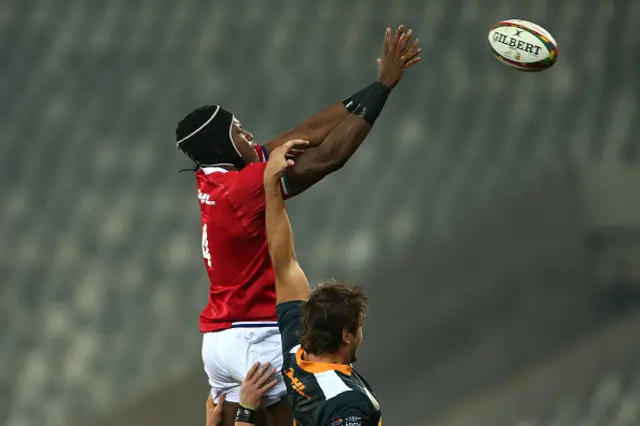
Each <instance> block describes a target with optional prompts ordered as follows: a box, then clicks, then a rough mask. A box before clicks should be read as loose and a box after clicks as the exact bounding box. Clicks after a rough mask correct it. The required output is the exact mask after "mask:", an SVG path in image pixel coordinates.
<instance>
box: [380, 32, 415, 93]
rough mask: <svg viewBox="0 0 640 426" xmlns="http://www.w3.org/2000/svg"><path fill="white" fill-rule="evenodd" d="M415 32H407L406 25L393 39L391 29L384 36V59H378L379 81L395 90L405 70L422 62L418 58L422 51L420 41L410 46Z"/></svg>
mask: <svg viewBox="0 0 640 426" xmlns="http://www.w3.org/2000/svg"><path fill="white" fill-rule="evenodd" d="M412 36H413V30H408V31H406V32H405V30H404V25H400V26H399V27H398V29H397V30H396V32H395V34H394V35H393V38H392V37H391V28H387V32H386V33H385V35H384V46H383V48H382V57H381V58H378V81H380V82H382V83H384V84H386V85H387V86H388V87H389V88H390V89H393V88H394V87H395V85H396V84H398V82H399V81H400V79H402V75H403V74H404V72H405V70H407V69H409V68H411V67H412V66H413V65H415V64H416V63H418V62H419V61H420V57H419V56H418V55H419V54H420V52H422V49H420V48H419V47H418V43H419V41H418V39H416V40H415V41H414V42H413V43H411V44H409V42H410V41H411V37H412Z"/></svg>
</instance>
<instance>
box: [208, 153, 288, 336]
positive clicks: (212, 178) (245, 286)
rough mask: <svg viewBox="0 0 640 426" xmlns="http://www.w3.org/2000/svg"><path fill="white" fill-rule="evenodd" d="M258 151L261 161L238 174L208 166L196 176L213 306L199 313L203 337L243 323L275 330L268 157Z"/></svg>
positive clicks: (210, 299) (210, 304)
mask: <svg viewBox="0 0 640 426" xmlns="http://www.w3.org/2000/svg"><path fill="white" fill-rule="evenodd" d="M256 150H257V151H258V155H259V156H260V159H261V160H262V161H261V162H259V163H251V164H248V165H247V166H246V167H245V168H243V169H242V170H240V171H237V170H233V171H227V170H225V169H222V168H218V167H207V168H204V169H200V170H198V171H197V172H196V180H197V183H198V201H199V203H200V212H201V219H202V220H201V225H202V255H203V257H204V265H205V268H206V269H207V275H208V276H209V283H210V286H209V303H208V304H207V306H206V307H205V308H204V310H203V311H202V313H201V314H200V331H201V332H203V333H206V332H209V331H217V330H224V329H227V328H230V327H232V325H233V324H234V323H237V322H244V321H252V322H253V321H256V322H266V323H273V325H274V326H277V322H276V291H275V275H274V272H273V267H272V266H271V258H270V257H269V249H268V246H267V234H266V229H265V195H264V186H263V182H264V169H265V167H266V164H267V163H266V162H265V161H266V152H265V151H264V150H263V148H262V147H261V146H258V145H257V146H256ZM283 192H284V193H286V191H285V190H284V187H283Z"/></svg>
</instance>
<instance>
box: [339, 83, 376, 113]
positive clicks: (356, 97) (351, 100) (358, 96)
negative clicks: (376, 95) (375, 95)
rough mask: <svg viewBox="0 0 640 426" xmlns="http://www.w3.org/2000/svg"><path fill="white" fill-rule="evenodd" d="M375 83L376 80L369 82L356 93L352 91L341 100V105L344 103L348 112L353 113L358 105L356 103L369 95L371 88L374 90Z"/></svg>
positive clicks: (359, 102)
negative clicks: (351, 93)
mask: <svg viewBox="0 0 640 426" xmlns="http://www.w3.org/2000/svg"><path fill="white" fill-rule="evenodd" d="M376 83H378V82H377V81H376V82H373V83H371V84H370V85H368V86H367V87H365V88H364V89H361V90H358V91H357V92H356V93H354V94H353V95H351V96H349V97H348V98H346V99H345V100H343V101H342V105H344V107H345V108H346V109H347V111H348V112H349V114H351V113H353V112H354V111H355V110H356V108H357V107H358V105H360V104H361V103H362V101H363V100H364V98H366V97H367V96H369V94H370V92H371V89H372V88H373V89H374V90H375V86H376Z"/></svg>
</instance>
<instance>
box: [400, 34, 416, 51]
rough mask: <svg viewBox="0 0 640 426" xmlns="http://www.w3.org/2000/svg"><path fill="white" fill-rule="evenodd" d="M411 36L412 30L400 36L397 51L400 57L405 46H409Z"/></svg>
mask: <svg viewBox="0 0 640 426" xmlns="http://www.w3.org/2000/svg"><path fill="white" fill-rule="evenodd" d="M412 34H413V30H409V31H407V32H406V33H404V34H402V36H400V42H399V43H398V50H399V52H400V54H401V55H402V53H403V52H404V51H405V49H406V48H407V44H409V40H411V35H412Z"/></svg>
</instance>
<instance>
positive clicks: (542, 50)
mask: <svg viewBox="0 0 640 426" xmlns="http://www.w3.org/2000/svg"><path fill="white" fill-rule="evenodd" d="M489 45H490V46H491V51H492V52H493V55H494V56H495V57H496V58H498V59H499V60H500V61H501V62H502V63H504V64H507V65H509V66H511V67H514V68H516V69H518V70H520V71H543V70H546V69H547V68H549V67H551V66H552V65H553V64H555V63H556V61H557V60H558V43H556V41H555V39H554V38H553V37H552V36H551V34H549V32H548V31H547V30H545V29H544V28H542V27H541V26H539V25H536V24H534V23H532V22H528V21H523V20H521V19H507V20H505V21H500V22H498V23H497V24H495V25H494V26H493V27H492V28H491V30H490V31H489Z"/></svg>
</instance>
